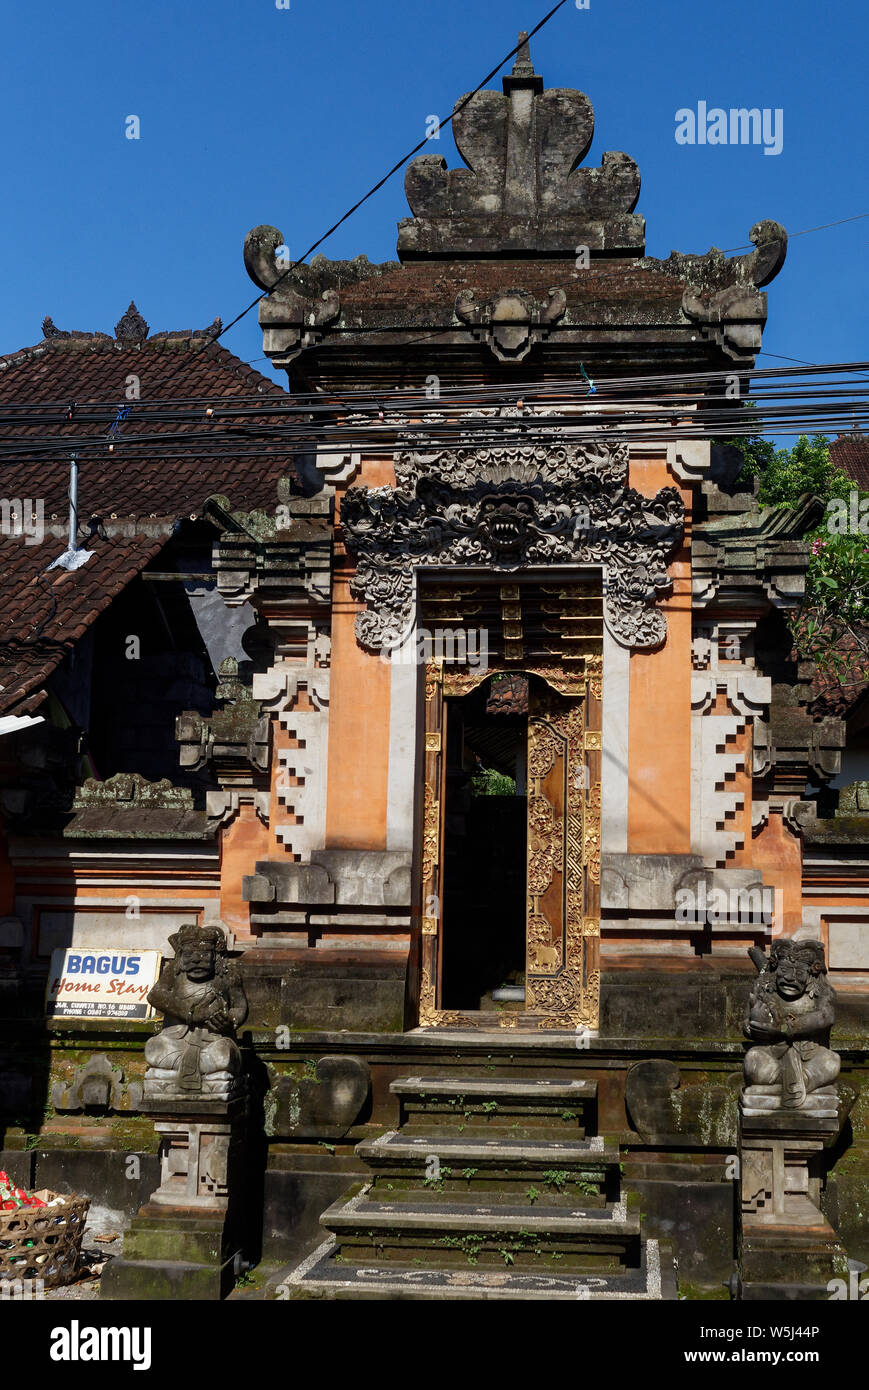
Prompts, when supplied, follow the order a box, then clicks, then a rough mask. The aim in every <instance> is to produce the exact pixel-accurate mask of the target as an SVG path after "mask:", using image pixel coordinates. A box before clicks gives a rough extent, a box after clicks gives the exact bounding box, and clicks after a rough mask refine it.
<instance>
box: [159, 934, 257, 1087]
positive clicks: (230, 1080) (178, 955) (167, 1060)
mask: <svg viewBox="0 0 869 1390" xmlns="http://www.w3.org/2000/svg"><path fill="white" fill-rule="evenodd" d="M169 944H170V945H171V946H172V948H173V950H174V952H175V957H174V959H173V960H171V961H170V962H169V964H168V965H167V966H166V967H165V968H164V970H163V973H162V975H161V977H160V979H159V980H158V982H157V984H156V985H154V988H153V989H152V990H151V992H150V994H149V995H148V1003H149V1004H152V1005H153V1006H154V1008H155V1009H159V1010H160V1011H161V1012H162V1013H163V1015H164V1018H163V1027H162V1030H161V1031H160V1032H159V1033H157V1034H155V1035H154V1037H152V1038H149V1039H148V1042H147V1043H146V1045H145V1061H146V1063H147V1070H146V1072H145V1096H146V1098H147V1097H151V1098H154V1097H158V1096H160V1097H163V1098H167V1097H171V1096H175V1097H177V1098H178V1099H182V1098H188V1097H190V1098H193V1097H196V1096H200V1097H210V1098H212V1099H223V1100H227V1099H229V1098H230V1096H231V1095H233V1094H234V1093H235V1092H236V1091H237V1090H238V1089H239V1088H240V1085H241V1070H242V1063H241V1052H240V1051H239V1047H238V1044H237V1043H236V1041H235V1039H234V1037H233V1034H234V1032H235V1030H236V1028H237V1027H238V1026H239V1025H240V1024H241V1023H243V1022H244V1020H245V1018H246V1017H247V999H246V997H245V992H244V986H243V985H242V982H241V978H240V975H239V973H238V967H237V966H236V964H235V963H234V961H231V960H230V959H229V956H228V955H227V949H226V937H225V935H224V932H223V930H222V928H221V927H220V926H219V925H216V924H212V925H208V926H202V927H198V926H195V925H194V924H192V923H191V924H188V925H186V926H183V927H181V928H180V930H179V931H177V932H176V933H175V935H174V936H170V938H169Z"/></svg>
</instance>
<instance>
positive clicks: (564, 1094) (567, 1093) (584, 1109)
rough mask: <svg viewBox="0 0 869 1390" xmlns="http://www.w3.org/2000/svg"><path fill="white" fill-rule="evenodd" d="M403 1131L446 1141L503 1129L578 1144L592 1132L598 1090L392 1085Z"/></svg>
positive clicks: (498, 1083)
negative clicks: (445, 1137) (454, 1134)
mask: <svg viewBox="0 0 869 1390" xmlns="http://www.w3.org/2000/svg"><path fill="white" fill-rule="evenodd" d="M389 1089H390V1090H391V1092H392V1094H393V1095H395V1096H398V1098H399V1102H400V1109H401V1124H402V1128H407V1129H408V1130H411V1131H415V1130H418V1129H421V1128H424V1129H425V1130H426V1131H427V1132H428V1133H432V1134H436V1135H445V1134H447V1133H449V1132H450V1131H455V1132H457V1133H462V1132H466V1133H468V1132H474V1133H478V1132H483V1131H488V1130H490V1129H492V1128H498V1127H500V1126H501V1125H504V1124H507V1125H509V1127H510V1128H511V1129H512V1130H514V1131H516V1132H518V1133H519V1134H520V1135H527V1136H528V1137H532V1136H533V1135H534V1134H535V1132H536V1131H544V1130H545V1133H546V1136H547V1137H551V1138H557V1137H559V1136H561V1135H572V1136H574V1137H576V1136H578V1137H579V1138H583V1137H584V1135H585V1134H586V1133H587V1132H593V1131H594V1128H595V1109H596V1104H597V1084H596V1083H595V1082H593V1081H511V1080H508V1081H504V1080H494V1079H491V1080H490V1079H488V1078H486V1077H469V1078H464V1077H449V1078H445V1079H431V1078H424V1077H419V1076H410V1077H403V1078H402V1079H401V1080H398V1081H393V1082H392V1084H391V1086H390V1088H389Z"/></svg>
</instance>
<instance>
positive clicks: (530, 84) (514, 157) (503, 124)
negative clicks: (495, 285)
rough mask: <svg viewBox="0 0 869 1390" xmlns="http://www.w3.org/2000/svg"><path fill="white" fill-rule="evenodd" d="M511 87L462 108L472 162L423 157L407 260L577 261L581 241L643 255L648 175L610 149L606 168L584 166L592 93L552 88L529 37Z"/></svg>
mask: <svg viewBox="0 0 869 1390" xmlns="http://www.w3.org/2000/svg"><path fill="white" fill-rule="evenodd" d="M502 85H503V89H504V90H503V93H501V92H495V91H492V90H490V89H485V90H482V91H479V92H475V93H474V94H473V95H472V96H471V97H470V99H468V98H467V97H462V98H461V99H460V100H459V101H458V102H457V103H456V106H455V107H454V108H453V110H454V113H455V114H454V116H453V135H454V137H455V142H456V146H457V148H458V150H459V153H460V154H461V156H462V158H463V159H464V160H465V163H466V165H467V166H468V167H467V168H461V169H448V168H447V162H446V160H445V159H444V158H443V156H442V155H422V156H421V157H420V158H419V159H415V160H414V161H413V163H412V164H411V165H410V166H409V167H408V170H407V173H406V175H405V180H404V187H405V192H406V194H407V200H408V202H409V203H410V207H411V211H412V212H413V214H414V215H413V217H410V218H405V219H404V220H403V221H402V222H400V223H399V234H398V254H399V256H400V257H401V259H402V260H421V259H427V258H430V257H439V258H441V259H445V260H474V259H485V258H497V257H505V256H524V257H528V256H532V257H533V256H536V257H539V258H541V259H554V258H559V259H561V258H565V257H571V258H572V257H574V256H575V254H576V248H577V246H587V247H588V248H589V249H590V250H591V251H596V252H599V253H605V254H608V255H635V256H641V255H642V254H643V249H644V231H645V223H644V220H643V218H642V217H639V216H637V215H636V214H635V213H634V211H633V209H634V208H635V207H636V203H637V199H638V198H639V195H640V171H639V169H638V168H637V166H636V164H635V163H634V161H633V160H632V159H631V158H630V157H629V156H628V155H626V154H624V153H622V152H621V151H618V150H617V151H613V150H608V151H607V152H606V153H605V154H604V155H603V159H602V163H601V165H600V167H599V168H596V169H594V168H590V169H580V168H578V167H577V166H578V165H579V163H580V161H581V160H582V159H583V157H584V156H585V154H586V153H587V152H588V149H589V147H590V145H591V141H592V136H593V134H594V108H593V107H592V104H591V101H590V100H589V98H588V97H587V96H586V95H585V93H584V92H580V91H576V90H574V89H572V88H558V87H551V88H549V90H544V87H543V78H542V77H540V76H539V75H538V74H537V73H536V72H535V71H534V65H533V63H532V62H531V56H530V52H529V47H528V38H527V35H525V34H520V35H519V49H518V51H517V54H516V61H515V63H514V65H513V72H512V74H511V75H510V76H509V77H505V78H503V79H502Z"/></svg>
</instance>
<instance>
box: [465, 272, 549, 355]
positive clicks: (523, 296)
mask: <svg viewBox="0 0 869 1390" xmlns="http://www.w3.org/2000/svg"><path fill="white" fill-rule="evenodd" d="M566 308H567V297H566V295H565V293H564V290H562V289H558V288H557V287H553V288H552V289H550V291H549V300H548V302H547V303H546V304H542V303H540V302H539V301H538V300H536V299H535V298H534V296H533V295H532V294H529V292H528V291H527V290H499V291H498V293H497V294H493V295H492V296H491V298H489V299H487V300H486V301H485V303H483V304H480V303H478V301H477V291H476V290H474V289H470V290H462V292H461V294H460V295H458V297H457V298H456V318H459V319H461V320H462V322H463V323H468V324H470V325H471V326H472V327H473V329H474V330H475V331H474V336H475V337H477V338H479V340H480V342H484V343H487V344H488V346H489V347H490V348H491V349H492V352H493V353H494V354H495V356H496V357H497V358H498V360H499V361H500V362H521V360H522V358H523V357H527V356H528V353H529V352H530V351H531V348H532V347H533V346H534V344H535V343H539V342H540V341H541V339H542V338H545V337H546V335H547V333H548V331H549V327H550V325H551V324H553V323H557V322H558V320H559V319H560V318H563V317H564V312H565V310H566Z"/></svg>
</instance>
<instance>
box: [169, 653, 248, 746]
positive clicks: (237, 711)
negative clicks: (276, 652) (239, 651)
mask: <svg viewBox="0 0 869 1390" xmlns="http://www.w3.org/2000/svg"><path fill="white" fill-rule="evenodd" d="M218 675H219V676H220V684H219V685H218V688H217V693H216V700H217V702H218V708H216V709H215V710H214V712H213V714H210V715H207V716H206V715H202V714H200V713H199V712H198V711H197V710H185V711H184V712H183V714H180V715H179V716H178V718H177V719H176V721H175V737H176V739H177V740H178V742H179V744H180V745H181V748H180V761H181V766H182V767H188V768H191V769H198V768H202V767H205V765H206V764H207V763H209V762H211V763H212V764H213V765H214V766H215V767H216V768H218V769H219V770H220V771H221V772H240V771H245V770H247V769H248V768H253V769H254V770H255V771H260V772H264V771H265V770H266V769H267V768H268V765H269V741H270V733H271V726H270V720H269V718H268V716H267V715H264V714H263V712H262V708H261V706H260V704H259V703H258V701H256V700H254V698H253V696H252V694H251V690H250V686H248V685H246V684H245V683H244V682H243V681H241V680H239V678H238V662H237V661H236V660H235V658H234V657H231V656H228V657H226V658H225V659H224V660H223V661H222V662H221V663H220V667H219V669H218Z"/></svg>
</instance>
